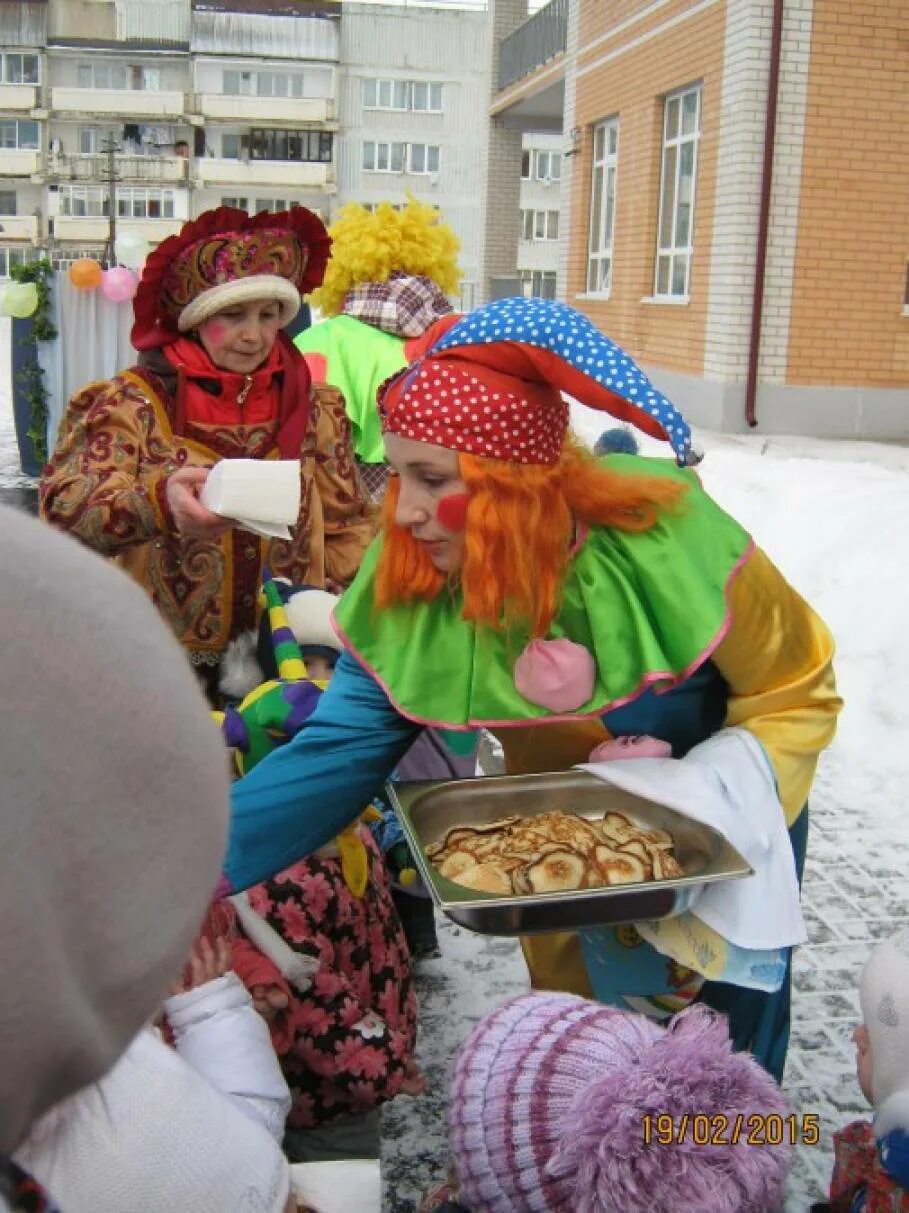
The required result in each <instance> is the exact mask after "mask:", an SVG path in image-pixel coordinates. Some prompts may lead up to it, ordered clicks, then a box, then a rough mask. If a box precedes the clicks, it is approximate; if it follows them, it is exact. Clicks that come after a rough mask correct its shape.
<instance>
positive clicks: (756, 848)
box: [581, 729, 808, 950]
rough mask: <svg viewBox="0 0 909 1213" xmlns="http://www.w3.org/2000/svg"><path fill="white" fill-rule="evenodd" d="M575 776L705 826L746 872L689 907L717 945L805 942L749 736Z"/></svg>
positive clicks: (777, 808) (770, 796)
mask: <svg viewBox="0 0 909 1213" xmlns="http://www.w3.org/2000/svg"><path fill="white" fill-rule="evenodd" d="M581 770H583V771H589V772H590V774H591V775H595V776H596V777H597V778H598V779H602V780H603V782H604V783H610V784H613V785H614V786H615V787H617V788H622V789H623V790H624V791H626V792H631V793H632V794H633V795H635V796H640V797H642V798H643V799H644V800H651V801H655V802H656V803H657V804H663V805H666V806H667V807H668V808H671V809H675V810H676V812H678V813H681V814H682V815H683V816H684V817H690V818H693V819H694V820H695V821H701V822H703V823H704V824H705V825H709V826H712V827H713V829H715V830H717V831H718V832H719V833H720V834H722V835H723V836H724V837H725V838H726V839H727V840H728V841H729V842H730V843H732V845H733V846H734V847H735V848H736V850H737V851H738V852H739V853H740V854H741V855H742V856H743V857H744V858H745V859H746V860H747V861H748V863H749V864H750V865H751V867H752V868H754V875H753V876H746V877H744V878H742V879H738V880H729V881H722V880H721V881H717V882H716V883H715V884H709V885H707V886H705V888H704V889H703V891H702V892H701V894H700V896H699V897H698V899H697V900H696V901H695V902H694V904H693V905H692V906H691V913H692V914H694V915H695V916H696V917H697V918H700V919H701V921H702V922H705V923H706V924H707V925H708V926H709V927H712V928H713V930H715V931H716V932H717V933H718V934H719V935H722V936H723V938H724V939H728V940H729V941H730V943H734V944H737V945H738V946H739V947H742V948H754V949H762V950H766V949H771V948H783V947H791V946H793V945H795V944H800V943H804V942H805V941H806V940H807V938H808V932H807V930H806V927H805V920H804V918H803V917H802V911H801V907H800V905H799V887H798V879H797V877H796V872H795V859H794V857H793V854H792V844H791V843H790V841H789V832H788V830H787V829H786V820H785V818H784V816H783V808H782V805H781V804H780V801H779V798H778V796H777V794H776V784H775V782H774V778H773V772H772V769H771V767H770V764H769V762H768V760H767V757H766V755H765V753H764V751H763V749H762V747H761V745H760V743H759V742H758V741H757V740H756V739H755V738H754V737H753V736H752V735H751V733H749V732H748V731H747V730H745V729H721V730H720V732H719V733H716V734H714V736H713V737H711V738H709V739H708V740H707V741H704V742H702V743H701V744H700V745H698V746H695V748H694V749H693V750H691V751H690V752H689V753H688V754H687V755H686V756H685V757H684V758H681V759H676V758H636V759H629V758H623V759H618V760H617V761H615V762H596V763H587V764H581Z"/></svg>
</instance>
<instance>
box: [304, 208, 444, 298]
mask: <svg viewBox="0 0 909 1213" xmlns="http://www.w3.org/2000/svg"><path fill="white" fill-rule="evenodd" d="M328 234H329V235H330V236H331V240H332V245H331V257H330V258H329V261H328V268H327V270H326V271H325V278H324V279H323V281H322V285H321V286H320V287H319V289H318V290H316V291H313V293H312V295H311V296H310V298H311V299H312V302H313V303H314V304H315V306H316V307H317V308H319V309H320V311H321V312H322V313H323V314H324V315H326V316H337V315H338V313H339V312H340V311H341V306H342V304H343V303H344V296H345V295H346V294H347V292H348V291H349V290H350V288H351V287H352V286H359V285H360V283H363V282H386V281H387V280H388V278H389V277H390V275H391V274H393V273H394V272H395V271H396V270H397V271H403V272H404V273H406V274H423V275H425V277H427V278H431V279H432V281H433V282H434V283H435V284H436V286H438V287H439V288H440V289H441V290H443V291H444V292H445V294H446V295H455V294H457V292H458V288H459V286H460V282H461V270H460V267H459V266H458V260H457V257H458V249H459V248H460V247H461V245H460V241H459V240H458V238H457V236H456V235H455V234H454V232H453V231H452V230H451V228H450V227H449V226H448V224H447V223H443V222H442V221H441V220H440V218H439V213H438V211H437V210H436V209H435V208H434V207H431V206H427V205H426V204H425V203H423V202H417V200H416V199H415V198H411V197H409V198H408V199H407V205H406V206H403V207H402V208H401V209H400V210H395V208H394V207H393V206H392V205H391V203H390V202H382V203H380V204H379V206H377V207H376V209H375V210H374V211H372V212H370V211H368V210H367V209H366V207H364V206H361V205H360V204H359V202H350V203H348V204H347V206H345V207H342V209H341V210H340V212H339V213H338V217H337V219H336V220H335V222H334V223H333V224H332V225H331V227H330V228H329V229H328Z"/></svg>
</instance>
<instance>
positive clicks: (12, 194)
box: [0, 188, 19, 219]
mask: <svg viewBox="0 0 909 1213" xmlns="http://www.w3.org/2000/svg"><path fill="white" fill-rule="evenodd" d="M5 198H12V200H13V209H12V210H11V211H5V210H4V209H3V206H4V205H5V203H3V202H0V218H3V219H6V218H10V219H11V218H13V216H15V215H18V214H19V195H18V194H17V193H16V191H15V190H14V189H5V188H4V189H0V199H5Z"/></svg>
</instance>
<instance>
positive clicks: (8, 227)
mask: <svg viewBox="0 0 909 1213" xmlns="http://www.w3.org/2000/svg"><path fill="white" fill-rule="evenodd" d="M0 240H3V241H4V242H5V241H8V240H30V241H31V242H32V244H37V243H38V216H37V215H0Z"/></svg>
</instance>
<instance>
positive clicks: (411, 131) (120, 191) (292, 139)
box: [0, 0, 490, 306]
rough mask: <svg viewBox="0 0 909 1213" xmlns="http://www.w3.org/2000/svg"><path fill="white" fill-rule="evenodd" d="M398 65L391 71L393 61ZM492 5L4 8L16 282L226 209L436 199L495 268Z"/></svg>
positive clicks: (471, 253)
mask: <svg viewBox="0 0 909 1213" xmlns="http://www.w3.org/2000/svg"><path fill="white" fill-rule="evenodd" d="M389 64H391V65H392V66H391V67H389ZM489 70H490V56H489V50H488V17H487V14H486V12H485V11H477V10H475V9H474V10H471V9H468V10H465V11H453V10H452V9H450V8H434V7H418V8H411V7H407V8H403V7H401V6H395V5H373V4H365V3H350V4H348V3H345V4H344V5H343V9H342V5H341V3H340V0H0V141H2V156H0V276H5V275H6V274H7V273H8V269H9V265H10V264H11V263H14V262H15V261H17V260H18V261H21V260H25V259H29V258H32V257H35V256H37V255H38V254H39V252H41V251H48V252H49V253H50V255H51V256H52V257H53V259H54V260H55V261H56V262H57V263H58V264H65V263H66V262H68V261H72V260H74V259H75V258H76V257H79V256H86V255H87V256H96V257H97V256H101V255H103V253H104V250H105V246H106V244H107V242H108V238H109V232H110V215H111V211H112V210H113V213H114V217H115V221H116V230H117V232H118V233H119V232H121V231H133V232H135V233H137V234H139V235H141V236H142V237H143V238H145V239H147V240H149V241H151V242H152V244H155V243H158V242H159V241H160V240H162V239H164V238H165V237H166V236H168V235H170V234H171V233H172V232H174V231H177V230H179V227H180V225H181V223H182V222H184V221H185V220H186V219H187V218H191V217H193V216H195V215H197V214H199V213H201V212H202V211H204V210H207V209H208V208H210V207H213V206H217V205H219V204H232V205H237V206H241V207H243V208H245V209H249V210H251V211H260V210H280V209H282V208H284V207H286V206H290V205H303V206H307V207H309V208H310V209H312V210H314V211H316V212H318V213H319V214H320V215H321V216H322V218H323V219H325V220H326V222H330V221H331V219H332V217H333V215H334V213H335V212H336V210H337V209H338V207H340V206H341V205H343V204H344V203H345V202H348V201H356V202H362V203H365V204H367V205H375V204H376V203H378V202H380V201H391V202H393V203H395V204H401V203H403V202H404V201H405V200H406V198H407V196H408V195H413V196H415V197H417V198H419V199H421V200H422V201H425V202H429V203H431V204H433V205H435V206H437V207H438V208H439V210H440V212H441V213H442V215H443V217H444V218H445V219H446V220H447V221H448V222H449V223H451V225H452V226H453V227H454V229H455V231H456V232H457V234H458V236H459V238H460V240H461V245H462V252H461V263H462V267H463V269H464V283H463V287H462V292H461V294H462V299H461V302H462V304H463V305H464V306H473V304H474V303H475V302H477V301H478V300H477V290H478V280H479V273H480V267H481V264H482V257H483V245H482V241H483V232H484V227H485V224H484V194H483V189H482V179H483V173H484V171H485V150H486V143H487V123H486V112H487V107H488V97H489V92H490V85H489Z"/></svg>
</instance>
